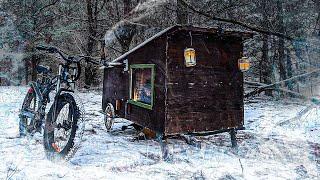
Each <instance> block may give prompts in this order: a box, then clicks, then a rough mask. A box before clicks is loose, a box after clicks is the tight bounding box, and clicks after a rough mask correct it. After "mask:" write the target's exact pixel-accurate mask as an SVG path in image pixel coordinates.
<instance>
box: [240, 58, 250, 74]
mask: <svg viewBox="0 0 320 180" xmlns="http://www.w3.org/2000/svg"><path fill="white" fill-rule="evenodd" d="M238 67H239V69H240V71H242V72H245V71H248V70H249V69H250V61H249V58H247V57H242V58H240V59H239V60H238Z"/></svg>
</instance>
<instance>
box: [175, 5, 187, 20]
mask: <svg viewBox="0 0 320 180" xmlns="http://www.w3.org/2000/svg"><path fill="white" fill-rule="evenodd" d="M176 13H177V24H182V25H184V24H188V11H187V10H186V7H185V6H184V5H183V4H182V3H181V1H179V0H178V1H177V10H176Z"/></svg>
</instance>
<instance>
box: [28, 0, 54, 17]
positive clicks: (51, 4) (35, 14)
mask: <svg viewBox="0 0 320 180" xmlns="http://www.w3.org/2000/svg"><path fill="white" fill-rule="evenodd" d="M59 1H60V0H55V1H53V2H52V3H49V4H47V5H45V6H43V7H41V8H39V10H38V11H37V12H36V13H34V14H33V17H35V16H37V15H38V14H40V13H41V11H43V10H44V9H46V8H48V7H50V6H54V5H56V4H57V3H58V2H59Z"/></svg>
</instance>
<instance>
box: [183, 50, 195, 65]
mask: <svg viewBox="0 0 320 180" xmlns="http://www.w3.org/2000/svg"><path fill="white" fill-rule="evenodd" d="M184 60H185V65H186V67H192V66H195V65H196V64H197V62H196V51H195V50H194V49H193V48H186V49H185V50H184Z"/></svg>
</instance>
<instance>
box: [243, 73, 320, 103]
mask: <svg viewBox="0 0 320 180" xmlns="http://www.w3.org/2000/svg"><path fill="white" fill-rule="evenodd" d="M319 73H320V69H315V70H313V71H311V72H308V73H304V74H300V75H297V76H293V77H291V78H288V79H285V80H282V81H278V82H276V83H273V84H268V85H264V86H261V87H258V88H257V89H255V90H253V91H251V92H249V93H247V94H246V95H245V96H244V97H245V98H248V97H251V96H254V95H256V94H259V93H261V92H262V91H264V90H266V89H270V88H273V87H275V86H277V85H280V84H282V83H286V82H291V81H295V80H298V79H301V78H304V77H308V76H312V75H315V74H319ZM288 91H289V90H288Z"/></svg>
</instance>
